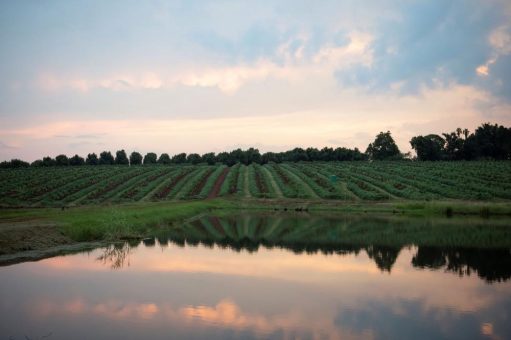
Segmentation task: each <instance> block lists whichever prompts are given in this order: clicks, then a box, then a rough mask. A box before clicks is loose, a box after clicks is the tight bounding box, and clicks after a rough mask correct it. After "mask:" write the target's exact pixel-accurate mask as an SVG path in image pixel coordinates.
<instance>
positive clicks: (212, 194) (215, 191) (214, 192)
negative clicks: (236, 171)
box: [208, 168, 231, 199]
mask: <svg viewBox="0 0 511 340" xmlns="http://www.w3.org/2000/svg"><path fill="white" fill-rule="evenodd" d="M229 170H231V168H225V169H224V171H222V173H221V174H220V176H218V178H217V179H216V182H215V184H214V185H213V189H212V190H211V192H210V193H209V195H208V198H209V199H211V198H215V197H217V196H218V194H219V193H220V189H221V188H222V184H223V183H224V181H225V177H227V174H228V173H229Z"/></svg>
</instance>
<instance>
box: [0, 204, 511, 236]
mask: <svg viewBox="0 0 511 340" xmlns="http://www.w3.org/2000/svg"><path fill="white" fill-rule="evenodd" d="M236 210H267V211H288V212H304V211H305V212H311V213H312V212H315V211H316V212H324V211H330V212H333V213H354V214H368V215H370V214H392V215H404V216H431V217H433V216H438V217H450V216H458V215H471V216H475V217H490V216H511V203H480V202H462V201H446V202H395V203H391V202H386V203H368V202H363V203H347V202H341V201H332V200H328V201H323V202H318V201H317V200H289V199H281V200H255V199H249V200H226V199H215V200H200V201H180V202H173V201H165V202H145V203H133V204H118V205H108V206H82V207H75V208H70V209H65V210H61V209H11V210H0V222H1V223H4V224H5V223H7V224H8V223H10V222H12V223H19V222H23V221H41V222H44V223H54V224H55V225H56V227H57V228H59V230H60V231H61V232H62V233H63V234H64V235H65V236H67V237H69V238H71V239H72V240H74V241H79V242H80V241H97V240H119V239H125V238H140V237H144V236H145V235H147V233H148V231H149V230H151V229H155V228H161V227H166V226H169V225H171V224H173V223H177V222H183V221H185V220H186V219H189V218H192V217H196V216H198V215H200V214H204V213H207V212H210V211H215V212H216V213H217V214H219V213H220V214H222V212H223V213H225V214H229V213H231V212H232V211H236Z"/></svg>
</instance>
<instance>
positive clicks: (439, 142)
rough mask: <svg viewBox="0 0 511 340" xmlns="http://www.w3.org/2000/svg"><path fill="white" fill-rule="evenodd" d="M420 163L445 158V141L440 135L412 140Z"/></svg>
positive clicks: (411, 143)
mask: <svg viewBox="0 0 511 340" xmlns="http://www.w3.org/2000/svg"><path fill="white" fill-rule="evenodd" d="M410 145H411V146H412V149H414V150H415V152H416V153H417V159H418V160H420V161H439V160H441V159H442V158H443V153H444V145H445V139H443V138H442V137H440V136H439V135H427V136H415V137H413V138H412V139H411V140H410Z"/></svg>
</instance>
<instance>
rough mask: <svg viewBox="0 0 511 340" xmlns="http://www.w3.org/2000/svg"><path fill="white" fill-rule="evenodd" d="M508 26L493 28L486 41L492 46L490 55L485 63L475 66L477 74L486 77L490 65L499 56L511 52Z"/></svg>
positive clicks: (510, 36) (510, 34) (510, 35)
mask: <svg viewBox="0 0 511 340" xmlns="http://www.w3.org/2000/svg"><path fill="white" fill-rule="evenodd" d="M509 31H510V26H507V25H503V26H500V27H498V28H496V29H495V30H493V31H492V32H491V33H490V35H489V37H488V43H489V44H490V46H491V47H492V56H491V57H490V58H489V59H488V60H487V61H486V63H484V64H482V65H479V66H478V67H477V68H476V73H477V74H478V75H479V76H482V77H487V76H488V75H489V74H490V68H491V65H493V64H494V63H495V62H496V61H497V60H498V59H499V57H500V56H502V55H507V54H510V53H511V33H510V32H509Z"/></svg>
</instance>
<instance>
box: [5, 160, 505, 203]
mask: <svg viewBox="0 0 511 340" xmlns="http://www.w3.org/2000/svg"><path fill="white" fill-rule="evenodd" d="M218 196H220V197H239V198H245V197H252V198H269V199H272V198H302V199H336V200H370V201H379V200H431V199H463V200H509V199H511V162H421V163H414V162H372V163H370V162H328V163H320V162H314V163H282V164H274V163H270V164H265V165H260V164H254V163H253V164H250V165H248V166H247V165H242V164H239V163H238V164H236V165H234V166H232V167H229V168H228V167H226V166H225V165H215V166H209V165H194V166H192V165H173V166H133V167H129V166H96V167H93V166H83V167H65V168H58V167H56V168H28V169H1V170H0V206H4V207H5V206H7V207H8V206H62V205H80V204H99V203H103V202H133V201H143V200H153V201H158V200H183V199H185V200H190V199H207V198H215V197H218Z"/></svg>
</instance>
